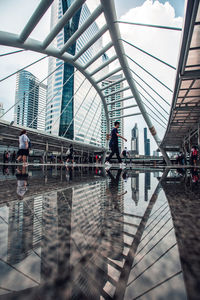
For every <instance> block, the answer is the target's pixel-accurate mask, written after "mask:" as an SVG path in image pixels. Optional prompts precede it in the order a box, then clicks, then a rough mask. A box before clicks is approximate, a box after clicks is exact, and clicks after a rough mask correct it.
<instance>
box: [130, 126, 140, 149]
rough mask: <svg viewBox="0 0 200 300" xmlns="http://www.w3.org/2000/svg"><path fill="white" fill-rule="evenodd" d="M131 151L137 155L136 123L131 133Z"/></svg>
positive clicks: (137, 136) (137, 133) (137, 135)
mask: <svg viewBox="0 0 200 300" xmlns="http://www.w3.org/2000/svg"><path fill="white" fill-rule="evenodd" d="M131 151H133V153H134V154H139V132H138V127H137V123H135V126H134V127H133V129H132V131H131Z"/></svg>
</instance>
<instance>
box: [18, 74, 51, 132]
mask: <svg viewBox="0 0 200 300" xmlns="http://www.w3.org/2000/svg"><path fill="white" fill-rule="evenodd" d="M46 90H47V87H46V85H45V84H43V83H40V82H39V80H38V79H37V78H36V77H35V76H34V75H33V74H32V73H30V72H28V71H25V70H23V71H20V72H19V73H18V74H17V80H16V93H15V110H14V121H15V124H18V125H22V126H26V127H30V128H34V129H38V130H42V131H44V130H45V106H46Z"/></svg>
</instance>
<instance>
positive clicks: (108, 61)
mask: <svg viewBox="0 0 200 300" xmlns="http://www.w3.org/2000/svg"><path fill="white" fill-rule="evenodd" d="M116 59H117V55H114V56H112V57H111V58H110V59H108V60H107V61H106V62H105V63H103V64H101V65H100V66H99V67H98V68H96V69H95V70H94V71H92V72H91V73H90V76H93V75H94V74H96V73H98V72H99V71H101V70H102V69H103V68H105V67H106V66H108V65H109V64H111V63H112V62H113V61H115V60H116Z"/></svg>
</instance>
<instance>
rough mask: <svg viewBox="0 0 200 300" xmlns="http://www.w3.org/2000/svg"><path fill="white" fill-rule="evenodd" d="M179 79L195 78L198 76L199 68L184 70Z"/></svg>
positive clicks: (199, 76) (199, 73)
mask: <svg viewBox="0 0 200 300" xmlns="http://www.w3.org/2000/svg"><path fill="white" fill-rule="evenodd" d="M180 78H181V79H197V78H200V70H194V71H185V72H184V73H183V75H181V76H180Z"/></svg>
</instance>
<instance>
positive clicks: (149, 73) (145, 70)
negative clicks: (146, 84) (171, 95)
mask: <svg viewBox="0 0 200 300" xmlns="http://www.w3.org/2000/svg"><path fill="white" fill-rule="evenodd" d="M125 55H126V57H128V58H129V59H130V60H131V61H132V62H133V63H134V64H136V65H137V66H138V67H140V68H141V69H142V70H143V71H144V72H146V73H147V74H148V75H150V76H151V77H152V78H153V79H155V80H156V81H157V82H159V83H160V84H162V86H164V87H165V88H166V89H168V90H169V91H170V92H173V91H172V89H170V88H169V87H168V86H167V85H166V84H164V83H163V82H162V81H161V80H159V79H158V78H157V77H155V76H154V75H153V74H151V72H149V71H148V70H147V69H145V68H144V67H142V66H141V65H140V64H139V63H137V62H136V61H135V60H134V59H133V58H131V57H130V56H129V55H127V54H125Z"/></svg>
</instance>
